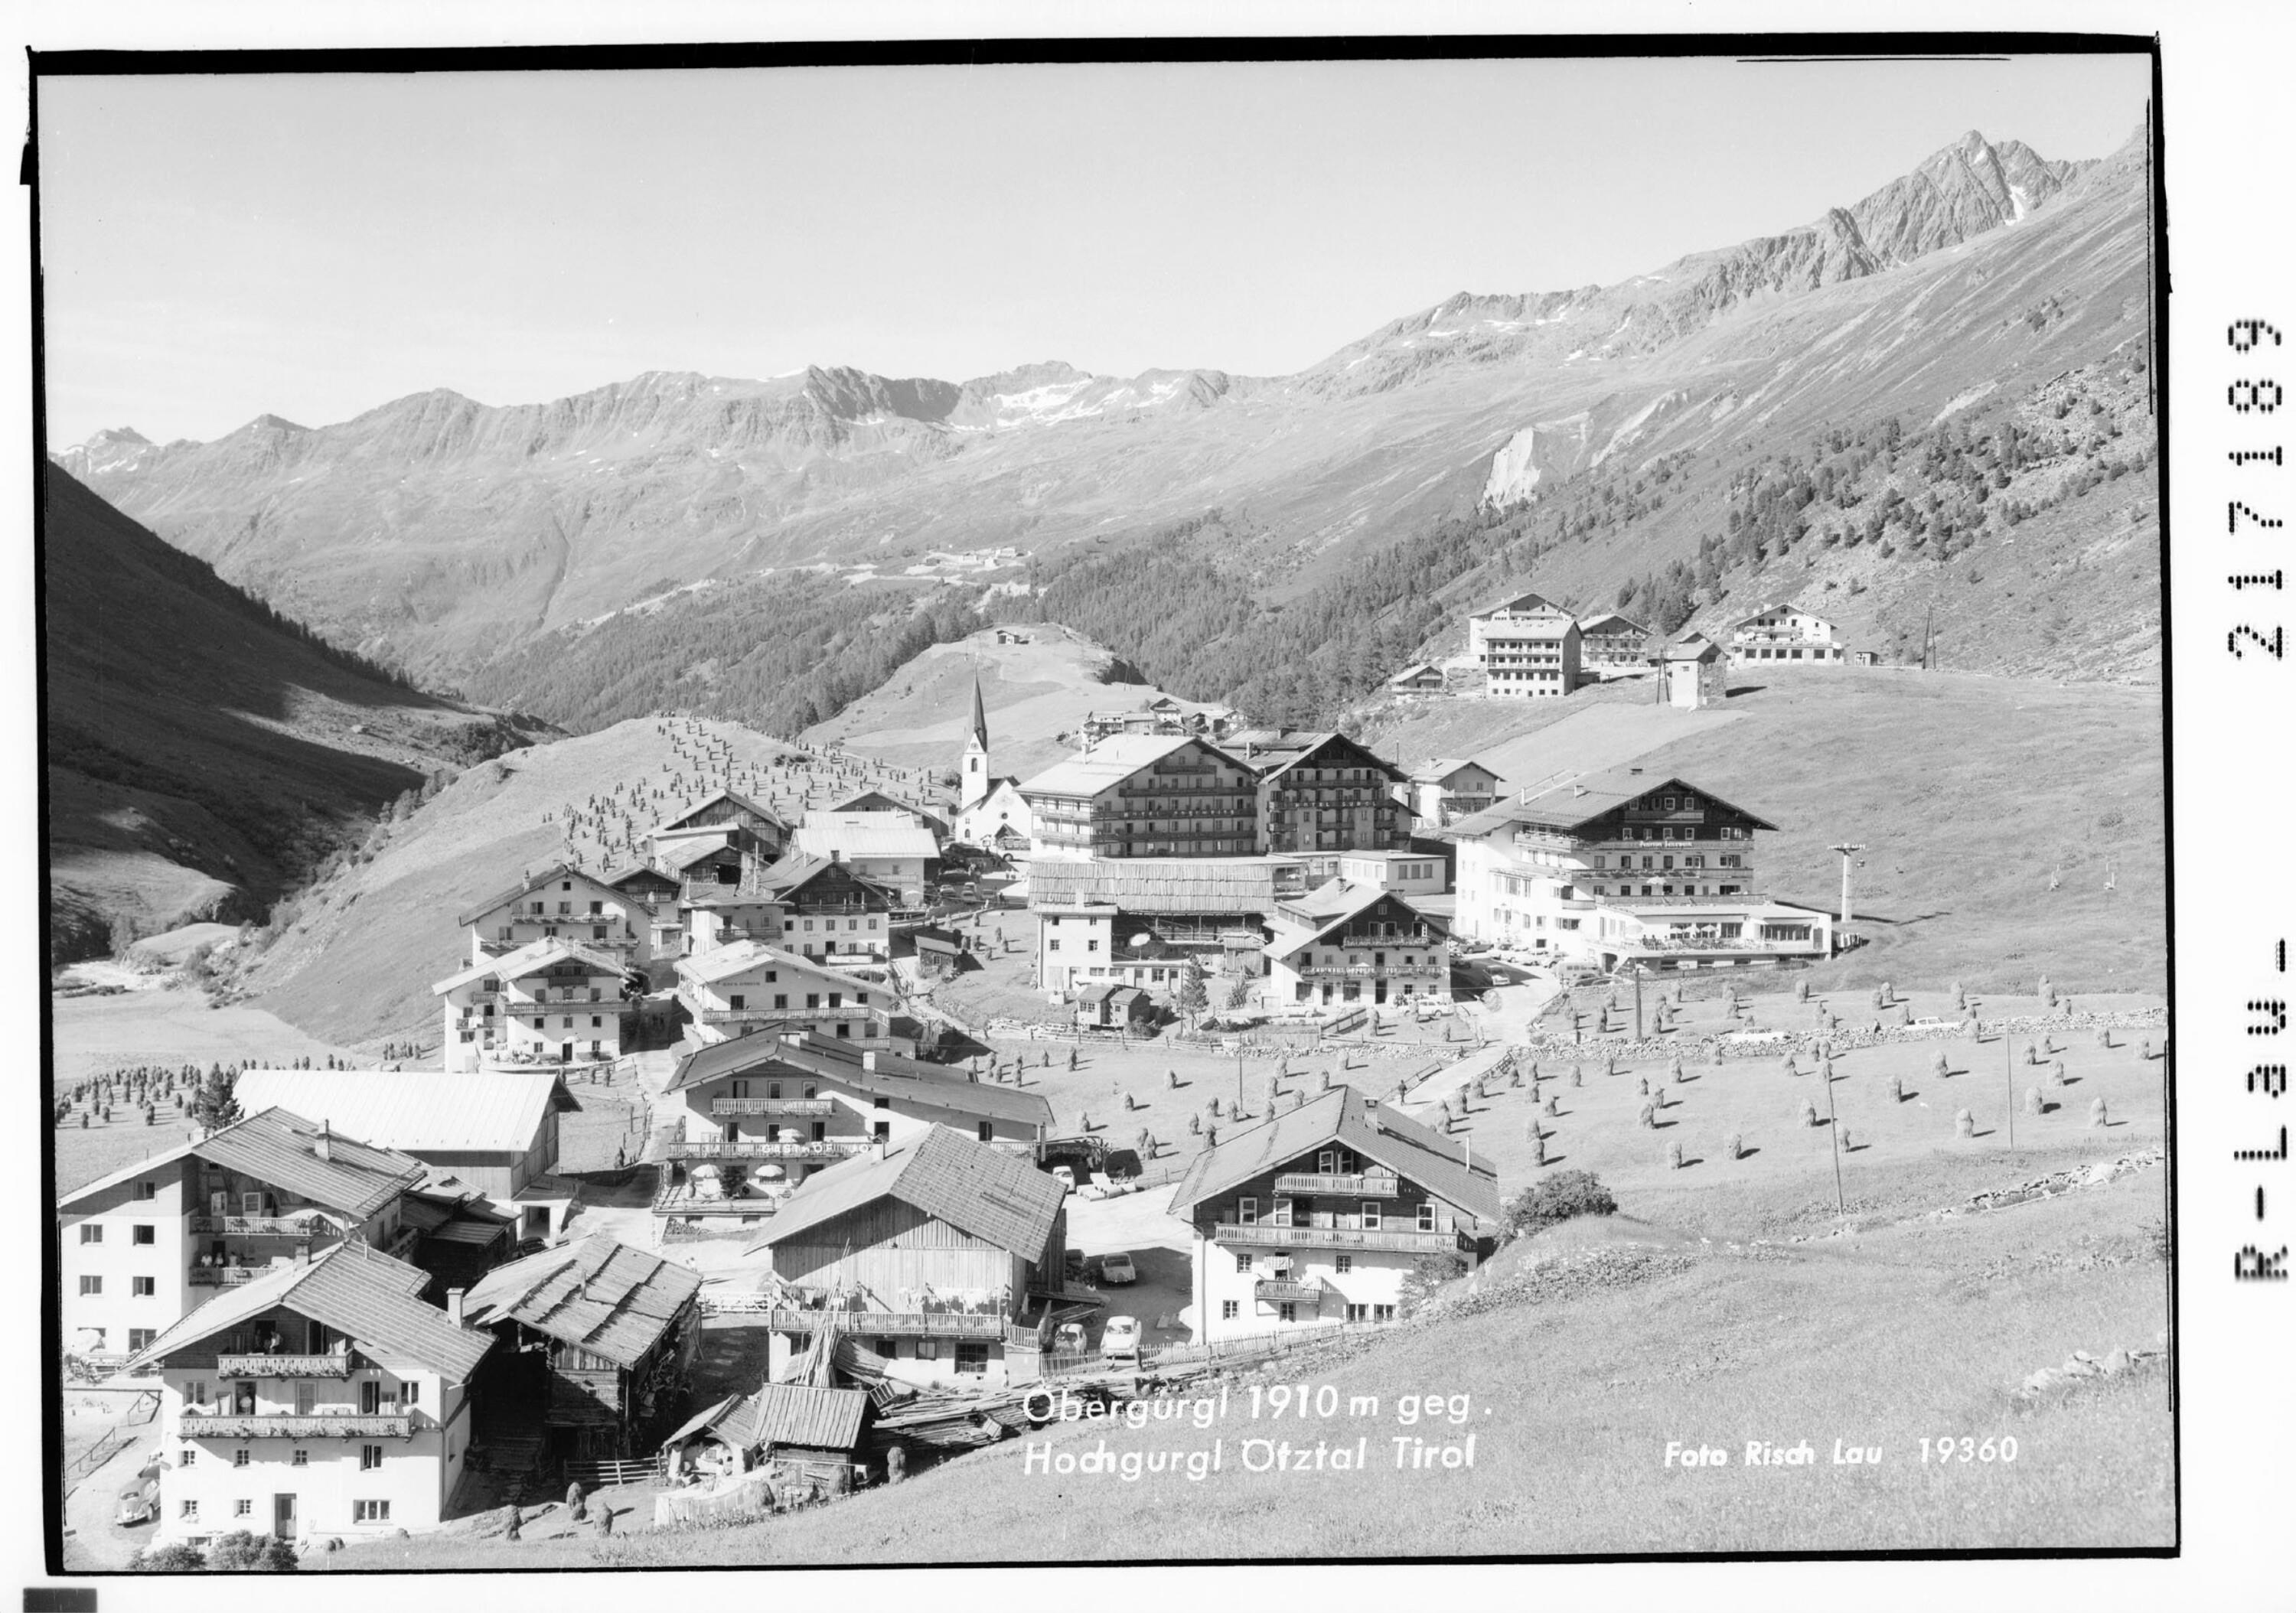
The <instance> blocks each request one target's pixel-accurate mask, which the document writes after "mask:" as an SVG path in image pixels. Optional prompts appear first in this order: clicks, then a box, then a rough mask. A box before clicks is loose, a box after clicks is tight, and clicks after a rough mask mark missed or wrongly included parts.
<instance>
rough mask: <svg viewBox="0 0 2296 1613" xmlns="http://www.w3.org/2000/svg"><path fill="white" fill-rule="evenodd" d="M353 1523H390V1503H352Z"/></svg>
mask: <svg viewBox="0 0 2296 1613" xmlns="http://www.w3.org/2000/svg"><path fill="white" fill-rule="evenodd" d="M351 1521H352V1522H353V1523H389V1521H390V1503H389V1502H387V1501H354V1502H351Z"/></svg>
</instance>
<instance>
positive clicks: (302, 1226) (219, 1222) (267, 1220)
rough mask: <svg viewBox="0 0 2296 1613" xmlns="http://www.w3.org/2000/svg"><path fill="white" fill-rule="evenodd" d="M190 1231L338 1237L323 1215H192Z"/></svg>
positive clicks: (336, 1228)
mask: <svg viewBox="0 0 2296 1613" xmlns="http://www.w3.org/2000/svg"><path fill="white" fill-rule="evenodd" d="M192 1231H193V1232H195V1233H203V1234H209V1235H216V1234H220V1235H222V1236H224V1237H229V1238H340V1236H342V1228H340V1227H339V1226H337V1225H336V1224H334V1223H333V1222H332V1221H330V1220H329V1219H327V1217H326V1216H318V1215H307V1216H193V1217H192Z"/></svg>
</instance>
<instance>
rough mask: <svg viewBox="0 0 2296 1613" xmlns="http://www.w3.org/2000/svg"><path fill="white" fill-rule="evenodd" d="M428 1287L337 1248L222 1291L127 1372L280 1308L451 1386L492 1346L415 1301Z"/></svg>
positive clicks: (402, 1270) (384, 1261) (357, 1248)
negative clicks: (408, 1361)
mask: <svg viewBox="0 0 2296 1613" xmlns="http://www.w3.org/2000/svg"><path fill="white" fill-rule="evenodd" d="M429 1283H430V1273H427V1272H424V1271H422V1270H419V1269H418V1268H416V1267H414V1266H412V1265H407V1264H406V1262H405V1261H403V1260H394V1259H392V1258H391V1257H389V1256H388V1255H384V1254H380V1253H377V1252H376V1251H375V1250H373V1249H369V1248H368V1247H367V1246H366V1245H365V1244H363V1243H344V1244H338V1245H336V1246H335V1247H334V1248H333V1249H328V1250H327V1251H325V1252H324V1254H321V1255H319V1256H318V1257H316V1258H315V1259H313V1260H312V1261H311V1262H310V1263H309V1264H308V1265H290V1266H283V1267H280V1268H278V1269H277V1270H275V1271H271V1272H266V1273H264V1274H263V1275H261V1276H259V1277H257V1278H254V1279H252V1280H251V1281H248V1282H246V1283H244V1284H242V1285H241V1286H240V1287H238V1288H235V1289H227V1290H225V1291H224V1292H222V1293H221V1294H218V1295H217V1297H216V1298H213V1299H210V1300H209V1301H208V1302H207V1303H206V1304H205V1305H202V1306H200V1307H199V1308H198V1309H197V1310H194V1311H193V1313H192V1314H190V1315H188V1316H185V1317H184V1318H183V1319H182V1320H180V1321H178V1322H176V1324H175V1325H174V1326H173V1327H170V1328H168V1330H167V1331H165V1332H163V1333H161V1334H160V1337H159V1338H158V1339H154V1340H152V1343H151V1344H150V1345H149V1346H147V1347H145V1348H144V1349H143V1350H142V1351H141V1352H139V1353H138V1354H137V1355H135V1357H134V1358H133V1360H131V1362H130V1363H129V1370H130V1371H135V1370H140V1368H141V1367H142V1366H143V1364H144V1363H151V1362H157V1361H161V1360H164V1359H165V1358H166V1357H167V1356H168V1355H173V1354H175V1353H176V1351H178V1350H182V1349H184V1348H187V1347H190V1346H192V1345H193V1344H196V1343H198V1342H200V1341H201V1339H210V1338H212V1337H214V1336H215V1335H216V1334H217V1333H220V1332H225V1331H228V1330H230V1329H232V1328H234V1327H236V1326H238V1325H239V1324H240V1323H241V1322H245V1321H247V1320H249V1319H250V1318H251V1317H255V1316H259V1315H261V1314H263V1313H264V1312H266V1311H268V1310H271V1309H273V1308H274V1307H279V1308H283V1309H286V1310H291V1311H293V1312H295V1313H296V1314H298V1315H302V1316H308V1317H310V1318H311V1319H312V1320H313V1321H315V1322H322V1323H324V1325H326V1326H327V1327H330V1328H332V1329H333V1330H334V1331H336V1332H339V1333H344V1334H348V1336H349V1338H350V1340H351V1343H352V1345H353V1346H354V1347H356V1348H357V1349H358V1350H359V1351H360V1352H361V1353H363V1354H365V1355H376V1356H393V1357H399V1358H405V1359H411V1360H414V1361H419V1362H421V1363H422V1364H423V1365H424V1366H427V1367H429V1368H430V1369H431V1370H432V1371H436V1372H438V1373H439V1375H440V1376H441V1377H443V1378H446V1379H447V1380H449V1381H450V1382H457V1383H459V1382H463V1381H465V1380H468V1379H469V1377H470V1375H471V1372H472V1371H475V1370H476V1369H477V1367H478V1364H479V1363H480V1360H482V1359H483V1358H484V1357H485V1355H486V1353H487V1351H488V1348H489V1347H491V1346H492V1345H493V1343H494V1339H493V1338H492V1337H491V1336H490V1335H488V1334H486V1333H482V1332H479V1331H475V1330H473V1329H471V1328H468V1327H456V1326H455V1324H454V1323H453V1322H449V1321H447V1314H446V1312H444V1311H442V1310H440V1309H439V1308H438V1307H437V1306H431V1305H425V1304H424V1303H423V1302H422V1300H420V1299H418V1298H415V1296H416V1295H417V1294H419V1293H421V1292H422V1290H423V1289H424V1288H425V1287H427V1286H428V1285H429Z"/></svg>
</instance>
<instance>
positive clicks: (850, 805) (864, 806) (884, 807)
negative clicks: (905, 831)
mask: <svg viewBox="0 0 2296 1613" xmlns="http://www.w3.org/2000/svg"><path fill="white" fill-rule="evenodd" d="M989 782H990V783H991V784H994V783H995V782H996V780H994V779H991V780H990V781H989ZM829 810H830V811H831V812H832V813H840V812H913V813H914V814H916V815H917V816H919V817H921V818H922V819H924V821H925V822H926V823H930V824H933V825H936V826H939V827H941V828H946V827H947V816H946V815H945V813H944V811H943V810H942V809H940V808H937V807H932V806H919V805H917V804H916V803H915V802H914V801H905V800H903V799H902V798H900V797H899V796H897V795H887V794H886V793H885V792H884V791H883V790H863V791H862V792H861V793H860V794H858V795H857V796H854V797H853V798H851V799H849V800H844V801H840V802H839V803H838V804H837V805H836V806H832V807H831V808H829ZM815 816H816V814H815V813H810V812H808V814H806V817H807V819H808V821H810V820H811V819H812V818H814V817H815Z"/></svg>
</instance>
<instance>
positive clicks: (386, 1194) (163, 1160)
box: [56, 1109, 424, 1221]
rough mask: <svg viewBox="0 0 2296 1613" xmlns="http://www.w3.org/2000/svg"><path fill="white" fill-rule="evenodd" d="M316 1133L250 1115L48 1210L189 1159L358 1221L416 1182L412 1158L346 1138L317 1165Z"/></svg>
mask: <svg viewBox="0 0 2296 1613" xmlns="http://www.w3.org/2000/svg"><path fill="white" fill-rule="evenodd" d="M319 1135H320V1127H319V1125H318V1123H317V1122H316V1121H314V1120H306V1119H304V1118H302V1117H301V1116H300V1115H296V1114H291V1113H289V1112H288V1111H287V1110H286V1109H262V1110H258V1112H257V1113H255V1114H252V1115H249V1116H246V1117H245V1118H242V1119H239V1120H234V1122H232V1124H230V1125H229V1126H225V1127H224V1128H223V1129H222V1130H220V1131H217V1132H214V1133H211V1134H209V1135H207V1136H205V1137H201V1138H200V1139H198V1140H197V1141H195V1142H185V1143H182V1144H180V1145H178V1146H176V1147H175V1148H171V1149H169V1150H167V1151H166V1152H165V1153H162V1154H158V1155H155V1156H153V1157H152V1159H140V1160H138V1161H136V1162H135V1164H134V1165H131V1166H128V1167H125V1168H124V1169H121V1170H116V1171H114V1172H112V1173H111V1175H108V1176H99V1177H97V1178H96V1179H95V1180H94V1181H93V1182H89V1183H83V1184H82V1185H80V1186H78V1187H76V1188H74V1189H72V1191H70V1192H68V1193H65V1194H62V1195H61V1196H60V1197H59V1198H58V1199H57V1200H56V1207H57V1208H59V1209H61V1208H64V1207H65V1206H67V1205H70V1204H74V1203H77V1202H78V1200H82V1199H85V1198H86V1197H87V1196H88V1195H89V1194H91V1193H96V1192H102V1191H104V1190H105V1189H107V1188H112V1187H117V1186H118V1185H119V1183H122V1182H127V1181H132V1180H134V1179H135V1177H137V1176H142V1175H148V1174H149V1173H150V1172H151V1171H152V1170H153V1169H154V1168H155V1167H159V1166H161V1165H167V1164H171V1163H173V1162H174V1161H176V1160H177V1159H183V1158H184V1156H185V1155H190V1154H196V1155H197V1156H199V1157H200V1158H201V1159H208V1160H211V1161H213V1162H214V1163H215V1164H217V1165H220V1166H223V1167H225V1168H226V1169H229V1170H235V1171H239V1172H242V1174H244V1175H250V1176H253V1177H254V1178H255V1179H256V1180H258V1182H267V1183H270V1184H271V1185H272V1186H274V1187H279V1188H284V1189H286V1190H287V1191H289V1192H291V1193H296V1194H299V1195H300V1196H301V1197H303V1198H306V1199H308V1200H311V1201H312V1202H313V1203H314V1204H323V1205H324V1206H326V1207H327V1208H329V1209H332V1210H339V1211H340V1212H341V1213H342V1214H344V1215H346V1216H351V1217H353V1218H354V1219H357V1220H360V1221H364V1220H365V1219H366V1218H367V1217H368V1216H372V1215H373V1214H374V1212H375V1211H377V1210H379V1209H381V1208H382V1207H383V1206H384V1205H386V1204H389V1202H390V1201H391V1200H393V1199H395V1198H397V1197H398V1195H399V1194H400V1193H402V1192H405V1191H406V1190H407V1189H408V1188H410V1187H412V1186H414V1185H415V1184H416V1183H420V1182H421V1181H422V1176H423V1174H424V1167H423V1164H422V1161H421V1160H420V1159H413V1158H411V1157H409V1156H408V1155H406V1154H402V1153H398V1152H396V1151H395V1150H390V1149H387V1148H372V1147H369V1146H368V1145H367V1144H366V1143H364V1142H355V1141H354V1140H352V1139H351V1138H348V1137H342V1136H332V1135H331V1136H329V1137H328V1139H327V1151H328V1153H329V1154H330V1155H331V1156H332V1158H330V1159H320V1158H319V1157H318V1156H317V1155H316V1154H315V1153H313V1152H312V1151H311V1150H312V1149H313V1148H314V1147H315V1146H316V1141H317V1139H318V1137H319Z"/></svg>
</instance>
